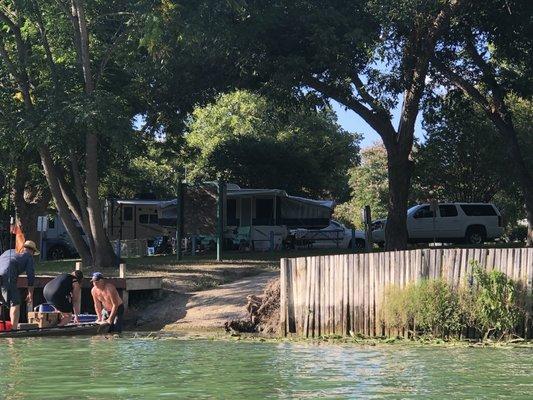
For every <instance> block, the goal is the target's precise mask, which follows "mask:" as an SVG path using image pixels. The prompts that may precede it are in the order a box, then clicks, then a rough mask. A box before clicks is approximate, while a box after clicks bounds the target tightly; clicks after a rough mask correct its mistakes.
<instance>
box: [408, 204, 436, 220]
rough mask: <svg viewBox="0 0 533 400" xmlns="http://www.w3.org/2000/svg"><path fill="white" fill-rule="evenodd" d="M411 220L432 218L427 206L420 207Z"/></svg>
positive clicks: (431, 212)
mask: <svg viewBox="0 0 533 400" xmlns="http://www.w3.org/2000/svg"><path fill="white" fill-rule="evenodd" d="M413 218H416V219H420V218H433V211H431V210H430V209H429V206H423V207H420V208H419V209H418V210H417V211H416V212H415V214H414V215H413Z"/></svg>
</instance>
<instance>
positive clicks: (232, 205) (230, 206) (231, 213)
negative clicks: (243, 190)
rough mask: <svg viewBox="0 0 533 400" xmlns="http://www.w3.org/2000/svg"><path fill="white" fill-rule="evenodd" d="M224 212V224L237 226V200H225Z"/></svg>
mask: <svg viewBox="0 0 533 400" xmlns="http://www.w3.org/2000/svg"><path fill="white" fill-rule="evenodd" d="M226 213H227V215H226V224H227V225H228V226H239V220H238V219H237V200H235V199H229V200H227V203H226Z"/></svg>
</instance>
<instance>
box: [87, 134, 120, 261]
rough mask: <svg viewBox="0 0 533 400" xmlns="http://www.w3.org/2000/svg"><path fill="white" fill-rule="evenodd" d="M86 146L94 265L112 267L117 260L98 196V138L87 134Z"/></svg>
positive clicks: (88, 201) (88, 200)
mask: <svg viewBox="0 0 533 400" xmlns="http://www.w3.org/2000/svg"><path fill="white" fill-rule="evenodd" d="M86 147H87V149H86V152H87V155H86V165H85V167H86V170H87V174H86V187H87V206H88V207H87V210H88V213H89V224H90V226H91V231H92V233H93V240H94V248H95V251H96V254H95V267H97V268H101V267H112V266H114V265H115V264H116V261H117V260H116V256H115V252H114V251H113V248H112V246H111V243H110V242H109V238H108V237H107V235H106V233H105V230H104V223H103V219H102V212H101V205H100V199H99V197H98V151H97V148H98V138H97V136H96V135H95V134H92V133H89V134H87V141H86Z"/></svg>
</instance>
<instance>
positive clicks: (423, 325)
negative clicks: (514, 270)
mask: <svg viewBox="0 0 533 400" xmlns="http://www.w3.org/2000/svg"><path fill="white" fill-rule="evenodd" d="M524 304H525V293H524V292H523V290H522V288H521V287H520V286H519V285H518V284H517V283H516V282H514V281H513V280H512V279H510V278H508V277H507V276H506V275H505V274H503V273H502V272H500V271H496V270H493V271H490V272H487V271H485V269H483V268H482V267H481V266H480V265H479V264H477V263H473V273H472V275H471V276H470V277H467V279H465V281H463V282H461V283H460V284H459V285H457V286H452V285H450V284H449V283H447V282H446V281H444V280H442V279H434V280H423V281H421V282H418V283H412V284H409V285H407V286H406V287H404V288H399V287H396V286H394V287H389V288H388V289H387V290H386V292H385V298H384V303H383V307H382V314H381V320H382V323H383V324H384V326H385V327H386V328H391V329H402V330H405V332H408V333H409V334H410V336H412V337H416V336H420V335H430V336H432V337H436V338H459V337H461V336H462V334H463V333H464V332H465V331H466V330H467V329H470V332H471V331H475V332H476V335H475V336H477V337H480V338H483V339H486V338H489V337H492V338H495V339H498V340H499V339H502V338H504V337H509V336H511V335H516V334H517V333H518V330H519V329H520V327H521V326H522V324H523V323H524V321H525V315H526V311H525V308H524Z"/></svg>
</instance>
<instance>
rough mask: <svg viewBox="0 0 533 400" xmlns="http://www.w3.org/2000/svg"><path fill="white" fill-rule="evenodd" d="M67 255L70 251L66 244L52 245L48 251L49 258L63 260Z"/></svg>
mask: <svg viewBox="0 0 533 400" xmlns="http://www.w3.org/2000/svg"><path fill="white" fill-rule="evenodd" d="M67 255H68V251H67V249H66V248H65V247H64V246H57V245H56V246H52V247H51V248H50V249H49V250H48V252H47V256H48V259H49V260H63V259H65V258H67Z"/></svg>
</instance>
